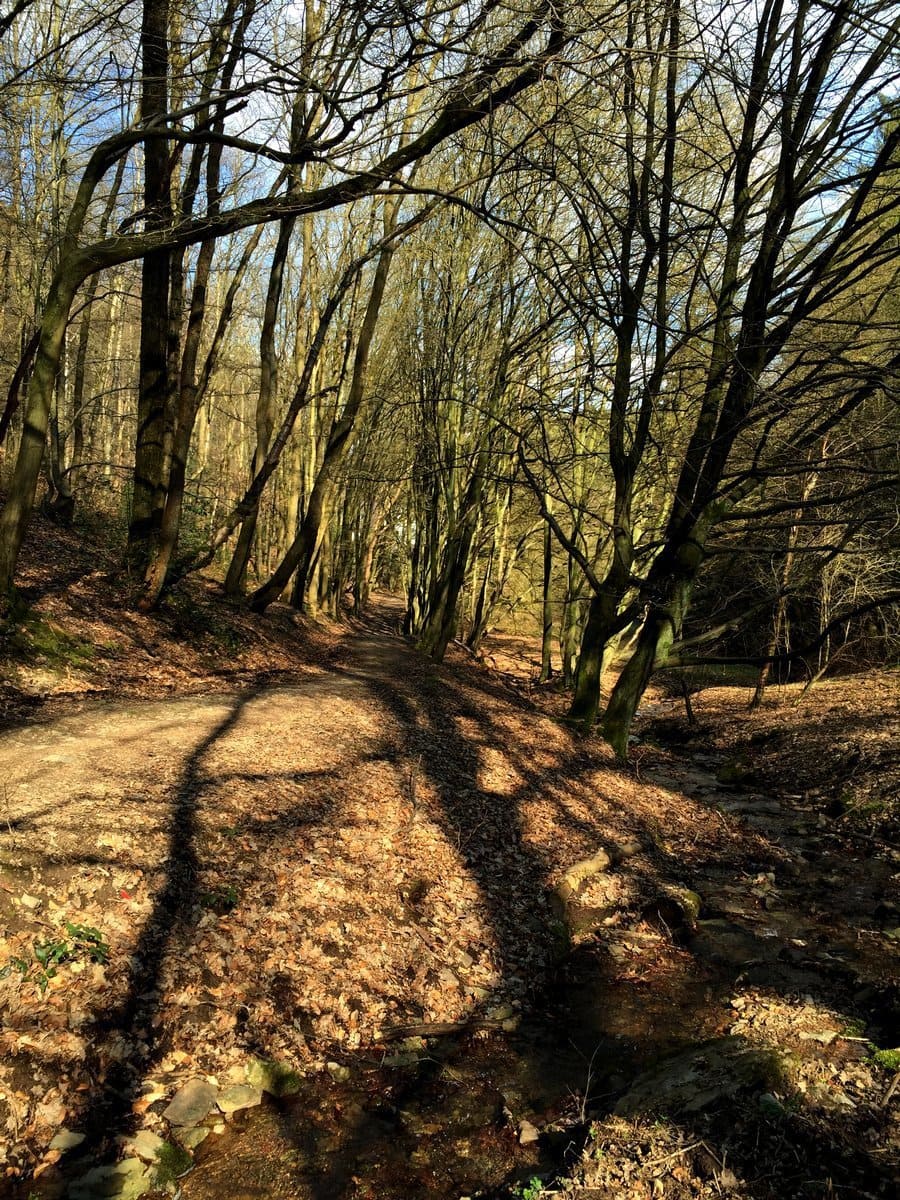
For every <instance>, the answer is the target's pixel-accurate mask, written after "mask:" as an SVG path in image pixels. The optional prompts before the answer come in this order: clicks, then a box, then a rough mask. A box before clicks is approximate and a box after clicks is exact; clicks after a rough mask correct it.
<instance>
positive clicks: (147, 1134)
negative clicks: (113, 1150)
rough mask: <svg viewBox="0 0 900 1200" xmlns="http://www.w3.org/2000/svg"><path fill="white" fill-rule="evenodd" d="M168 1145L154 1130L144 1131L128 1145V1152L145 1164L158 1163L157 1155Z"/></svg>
mask: <svg viewBox="0 0 900 1200" xmlns="http://www.w3.org/2000/svg"><path fill="white" fill-rule="evenodd" d="M165 1144H166V1143H165V1142H164V1141H163V1139H162V1138H161V1137H160V1136H159V1134H158V1133H154V1132H153V1130H152V1129H142V1130H141V1132H140V1133H139V1134H138V1135H137V1137H134V1138H132V1139H131V1141H130V1142H128V1143H126V1145H127V1148H128V1151H129V1152H130V1153H131V1154H134V1155H136V1156H137V1157H138V1158H142V1159H143V1160H144V1162H149V1163H152V1162H156V1158H157V1155H158V1154H159V1152H160V1150H161V1149H162V1148H163V1146H164V1145H165Z"/></svg>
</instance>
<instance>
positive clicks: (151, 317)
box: [128, 0, 171, 568]
mask: <svg viewBox="0 0 900 1200" xmlns="http://www.w3.org/2000/svg"><path fill="white" fill-rule="evenodd" d="M168 35H169V6H168V0H144V13H143V24H142V27H141V55H142V76H143V81H142V90H141V116H142V118H143V120H144V122H145V123H147V122H152V121H154V120H159V119H161V118H162V117H163V116H164V115H165V113H166V111H167V108H168V73H169V37H168ZM168 157H169V151H168V144H167V142H166V140H165V138H158V137H154V138H148V139H147V140H146V142H145V143H144V207H145V211H146V225H147V228H148V229H162V228H165V226H166V225H167V224H168V223H169V221H170V218H171V198H170V195H169V166H168ZM170 264H171V251H170V250H154V251H152V252H151V253H150V254H147V255H146V256H145V257H144V259H143V260H142V262H141V342H140V353H139V382H138V426H137V442H136V445H135V458H134V490H133V495H132V506H131V523H130V525H129V529H128V557H129V561H130V562H131V564H132V565H133V566H136V567H140V568H143V567H144V566H146V565H147V563H148V561H149V558H150V552H151V549H152V546H153V543H154V542H155V540H156V537H157V535H158V533H159V530H160V526H161V525H162V516H163V508H164V506H165V500H166V488H165V465H166V464H165V457H166V455H165V449H166V424H167V421H166V417H167V410H168V407H169V402H170V388H169V369H168V354H169V284H170Z"/></svg>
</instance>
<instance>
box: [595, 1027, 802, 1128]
mask: <svg viewBox="0 0 900 1200" xmlns="http://www.w3.org/2000/svg"><path fill="white" fill-rule="evenodd" d="M784 1072H785V1064H784V1062H783V1060H782V1059H781V1058H780V1057H779V1055H778V1054H777V1053H776V1052H775V1051H774V1050H769V1049H760V1048H758V1047H755V1046H751V1045H749V1044H748V1043H747V1042H745V1041H744V1039H743V1038H740V1037H724V1038H718V1039H716V1040H715V1041H711V1042H704V1043H701V1044H700V1045H698V1046H691V1047H690V1049H688V1050H684V1051H682V1052H681V1053H680V1054H675V1055H673V1056H672V1057H670V1058H665V1059H663V1060H662V1061H661V1062H658V1063H657V1064H656V1065H655V1066H653V1067H651V1068H650V1069H649V1070H648V1071H644V1072H643V1074H641V1075H639V1076H638V1077H637V1079H635V1081H634V1082H633V1083H632V1085H631V1087H630V1088H629V1089H628V1091H627V1092H626V1093H625V1095H624V1096H623V1097H622V1098H621V1100H619V1102H618V1104H617V1105H616V1108H615V1111H616V1114H617V1115H618V1116H621V1117H630V1116H637V1115H638V1114H646V1113H652V1112H666V1113H669V1114H672V1115H675V1114H681V1113H694V1112H700V1111H701V1110H703V1109H705V1108H708V1107H709V1106H710V1105H711V1104H719V1103H720V1102H721V1101H723V1100H729V1099H731V1098H732V1097H734V1096H737V1095H738V1094H739V1093H740V1092H746V1091H754V1090H759V1091H763V1090H766V1091H768V1090H769V1089H771V1088H773V1087H776V1088H777V1086H778V1085H779V1084H780V1083H781V1082H782V1079H783V1075H784Z"/></svg>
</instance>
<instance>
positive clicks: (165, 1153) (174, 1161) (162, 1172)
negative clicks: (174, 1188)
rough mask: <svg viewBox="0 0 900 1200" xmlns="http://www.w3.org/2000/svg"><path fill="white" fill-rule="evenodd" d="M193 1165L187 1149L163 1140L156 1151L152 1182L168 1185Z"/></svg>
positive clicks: (162, 1185) (156, 1184)
mask: <svg viewBox="0 0 900 1200" xmlns="http://www.w3.org/2000/svg"><path fill="white" fill-rule="evenodd" d="M193 1165H194V1160H193V1158H191V1156H190V1154H189V1153H188V1152H187V1150H184V1149H183V1148H182V1147H181V1146H176V1145H175V1144H174V1143H173V1142H163V1144H162V1145H161V1146H160V1148H159V1149H158V1150H157V1152H156V1163H155V1167H154V1180H153V1182H154V1184H155V1186H156V1187H160V1188H165V1187H168V1186H169V1185H170V1184H173V1183H174V1182H175V1180H176V1179H180V1178H181V1176H182V1175H186V1174H187V1172H188V1171H189V1170H190V1169H191V1167H192V1166H193Z"/></svg>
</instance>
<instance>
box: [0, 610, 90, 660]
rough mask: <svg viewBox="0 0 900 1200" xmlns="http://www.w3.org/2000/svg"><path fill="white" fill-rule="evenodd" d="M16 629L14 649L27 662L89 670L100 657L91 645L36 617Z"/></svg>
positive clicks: (24, 620) (24, 619)
mask: <svg viewBox="0 0 900 1200" xmlns="http://www.w3.org/2000/svg"><path fill="white" fill-rule="evenodd" d="M15 625H16V627H15V628H14V632H13V633H12V635H11V636H10V639H9V644H10V648H11V650H12V653H13V654H14V655H16V656H17V657H19V658H21V659H23V660H24V661H26V662H33V661H35V660H40V661H41V662H43V663H45V664H47V665H49V666H51V667H57V668H64V667H85V666H88V665H89V664H90V663H92V662H93V660H94V657H95V656H96V648H95V647H94V646H93V645H92V644H91V643H90V642H86V641H84V640H83V639H82V638H76V637H72V635H71V634H69V633H66V631H65V630H64V629H61V628H60V627H59V626H58V625H55V624H54V623H53V622H52V621H46V620H44V618H43V617H40V616H38V615H37V614H36V613H29V614H26V615H24V616H22V617H21V618H20V619H19V620H18V621H17V622H16V623H15Z"/></svg>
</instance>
